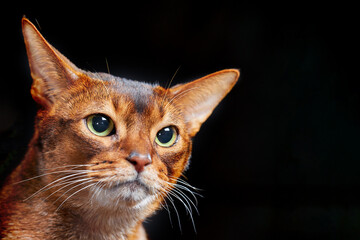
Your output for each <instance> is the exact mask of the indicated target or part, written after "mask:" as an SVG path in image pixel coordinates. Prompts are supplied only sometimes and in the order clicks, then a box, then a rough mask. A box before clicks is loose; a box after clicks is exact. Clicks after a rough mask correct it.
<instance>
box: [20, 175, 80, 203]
mask: <svg viewBox="0 0 360 240" xmlns="http://www.w3.org/2000/svg"><path fill="white" fill-rule="evenodd" d="M82 174H84V173H75V174H71V175H67V176H65V177H62V178H58V179H56V180H54V181H52V182H51V183H49V184H47V185H46V186H44V187H42V188H40V189H39V190H37V191H36V192H35V193H33V194H32V195H31V196H30V197H27V198H26V199H24V200H23V201H24V202H26V201H28V200H29V199H31V198H33V197H35V196H36V195H38V194H39V193H41V192H44V191H46V190H47V189H48V188H49V187H50V186H51V185H53V184H55V183H57V182H59V181H62V180H64V179H67V178H71V177H74V176H79V175H82Z"/></svg>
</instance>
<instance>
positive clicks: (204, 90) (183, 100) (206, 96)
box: [171, 69, 240, 136]
mask: <svg viewBox="0 0 360 240" xmlns="http://www.w3.org/2000/svg"><path fill="white" fill-rule="evenodd" d="M239 76H240V72H239V70H237V69H225V70H222V71H219V72H215V73H213V74H210V75H207V76H205V77H203V78H200V79H197V80H195V81H193V82H190V83H187V84H182V85H179V86H175V87H173V88H172V89H171V93H172V94H173V99H174V101H175V104H176V105H178V106H179V107H180V108H181V109H182V111H183V113H184V116H185V120H186V122H187V123H188V126H189V129H188V132H189V134H190V135H191V136H195V134H196V133H197V132H198V131H199V129H200V127H201V124H203V123H204V122H205V120H206V119H207V118H208V117H209V116H210V115H211V113H212V112H213V110H214V109H215V107H216V106H217V105H218V104H219V103H220V101H221V100H222V99H223V98H224V97H225V96H226V95H227V94H228V93H229V92H230V90H231V89H232V88H233V87H234V85H235V83H236V82H237V80H238V78H239Z"/></svg>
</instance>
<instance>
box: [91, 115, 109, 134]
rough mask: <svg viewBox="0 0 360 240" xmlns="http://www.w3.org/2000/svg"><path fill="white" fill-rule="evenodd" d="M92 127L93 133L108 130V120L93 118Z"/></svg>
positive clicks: (101, 117) (100, 117) (98, 117)
mask: <svg viewBox="0 0 360 240" xmlns="http://www.w3.org/2000/svg"><path fill="white" fill-rule="evenodd" d="M92 125H93V128H94V130H95V131H97V132H99V133H101V132H104V131H106V130H107V129H108V128H109V120H107V118H105V117H103V116H100V115H98V116H94V117H93V119H92Z"/></svg>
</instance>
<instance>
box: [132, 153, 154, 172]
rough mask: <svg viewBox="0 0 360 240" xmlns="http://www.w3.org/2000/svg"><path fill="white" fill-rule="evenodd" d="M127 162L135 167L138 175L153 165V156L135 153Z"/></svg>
mask: <svg viewBox="0 0 360 240" xmlns="http://www.w3.org/2000/svg"><path fill="white" fill-rule="evenodd" d="M126 160H128V161H129V162H130V163H131V164H132V165H134V167H135V170H136V171H137V172H138V173H141V172H142V171H144V168H145V167H146V166H147V165H149V164H150V163H151V156H150V154H141V153H138V152H135V151H134V152H131V153H130V155H129V156H128V157H127V158H126Z"/></svg>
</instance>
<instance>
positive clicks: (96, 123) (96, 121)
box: [86, 114, 114, 137]
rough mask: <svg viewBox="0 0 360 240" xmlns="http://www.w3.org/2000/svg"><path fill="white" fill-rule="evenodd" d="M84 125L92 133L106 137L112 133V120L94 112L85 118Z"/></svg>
mask: <svg viewBox="0 0 360 240" xmlns="http://www.w3.org/2000/svg"><path fill="white" fill-rule="evenodd" d="M86 125H87V127H88V128H89V130H90V132H92V133H93V134H95V135H97V136H100V137H106V136H109V135H111V134H113V133H114V122H113V121H112V120H111V118H109V117H107V116H104V115H102V114H94V115H91V116H89V117H88V118H87V119H86Z"/></svg>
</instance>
